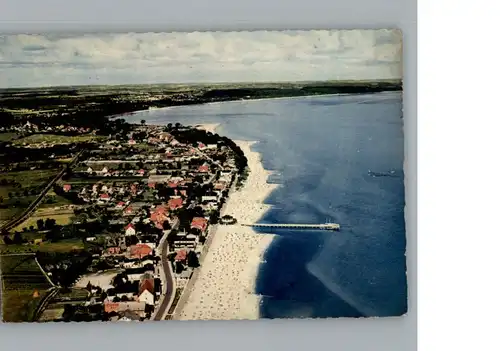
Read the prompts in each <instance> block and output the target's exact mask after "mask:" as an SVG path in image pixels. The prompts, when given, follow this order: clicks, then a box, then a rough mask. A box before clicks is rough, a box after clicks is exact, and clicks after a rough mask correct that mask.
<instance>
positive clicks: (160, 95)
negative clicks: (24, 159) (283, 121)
mask: <svg viewBox="0 0 500 351" xmlns="http://www.w3.org/2000/svg"><path fill="white" fill-rule="evenodd" d="M400 90H402V82H401V80H380V81H324V82H271V83H217V84H152V85H89V86H66V87H40V88H11V89H0V106H1V107H0V117H1V118H2V122H6V121H8V120H12V119H17V118H23V119H32V118H45V117H55V118H57V117H64V118H65V119H66V121H67V119H73V120H76V119H78V118H80V117H86V118H87V117H88V116H89V115H90V114H91V115H92V117H93V118H102V117H109V116H116V115H119V114H124V113H131V112H134V111H140V110H147V109H149V108H162V107H169V106H179V105H191V104H203V103H210V102H222V101H233V100H252V99H263V98H280V97H281V98H282V97H295V96H312V95H330V94H365V93H376V92H383V91H400Z"/></svg>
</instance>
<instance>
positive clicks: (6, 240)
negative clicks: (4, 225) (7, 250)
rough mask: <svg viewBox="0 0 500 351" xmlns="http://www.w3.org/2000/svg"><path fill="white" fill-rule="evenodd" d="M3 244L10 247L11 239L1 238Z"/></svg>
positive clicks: (7, 237)
mask: <svg viewBox="0 0 500 351" xmlns="http://www.w3.org/2000/svg"><path fill="white" fill-rule="evenodd" d="M3 242H4V244H5V245H12V239H11V238H10V237H9V236H8V235H6V236H4V237H3Z"/></svg>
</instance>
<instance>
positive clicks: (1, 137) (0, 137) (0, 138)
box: [0, 133, 19, 142]
mask: <svg viewBox="0 0 500 351" xmlns="http://www.w3.org/2000/svg"><path fill="white" fill-rule="evenodd" d="M18 136H19V134H17V133H0V142H5V141H11V140H12V139H15V138H17V137H18Z"/></svg>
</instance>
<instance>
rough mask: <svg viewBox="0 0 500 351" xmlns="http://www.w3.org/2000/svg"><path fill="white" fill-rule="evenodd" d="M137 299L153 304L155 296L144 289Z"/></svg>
mask: <svg viewBox="0 0 500 351" xmlns="http://www.w3.org/2000/svg"><path fill="white" fill-rule="evenodd" d="M137 301H140V302H144V303H146V305H154V304H155V297H154V295H153V294H151V292H150V291H149V290H147V289H145V290H144V291H143V292H142V293H141V294H140V295H139V297H138V298H137Z"/></svg>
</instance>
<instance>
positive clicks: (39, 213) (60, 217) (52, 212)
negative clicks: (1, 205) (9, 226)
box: [14, 207, 73, 231]
mask: <svg viewBox="0 0 500 351" xmlns="http://www.w3.org/2000/svg"><path fill="white" fill-rule="evenodd" d="M71 217H73V210H72V209H59V210H56V209H55V208H52V207H49V208H40V209H38V210H36V211H35V213H33V215H31V216H30V217H29V218H28V219H27V220H25V221H24V222H23V223H21V224H19V225H18V226H17V227H15V228H14V230H17V231H22V230H23V228H25V227H26V228H30V227H31V226H33V227H34V228H37V221H38V220H39V219H41V220H43V221H45V220H46V219H47V218H52V219H55V221H56V224H59V225H66V224H69V223H71Z"/></svg>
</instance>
